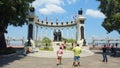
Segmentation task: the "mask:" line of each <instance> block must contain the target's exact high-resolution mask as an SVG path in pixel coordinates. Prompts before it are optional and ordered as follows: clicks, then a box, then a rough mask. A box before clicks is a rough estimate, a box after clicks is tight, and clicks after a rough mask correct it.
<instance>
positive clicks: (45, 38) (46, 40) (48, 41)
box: [42, 37, 51, 45]
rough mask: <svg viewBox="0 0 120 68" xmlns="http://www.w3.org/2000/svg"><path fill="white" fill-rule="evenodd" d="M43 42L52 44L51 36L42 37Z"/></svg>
mask: <svg viewBox="0 0 120 68" xmlns="http://www.w3.org/2000/svg"><path fill="white" fill-rule="evenodd" d="M42 43H44V44H47V45H51V40H50V39H49V38H47V37H44V38H43V39H42Z"/></svg>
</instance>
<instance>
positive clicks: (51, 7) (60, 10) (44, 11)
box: [39, 4, 65, 15]
mask: <svg viewBox="0 0 120 68" xmlns="http://www.w3.org/2000/svg"><path fill="white" fill-rule="evenodd" d="M39 11H40V13H41V14H45V15H46V14H51V13H64V12H65V10H64V9H63V8H61V7H60V6H57V5H54V4H48V5H46V6H45V8H41V9H39Z"/></svg>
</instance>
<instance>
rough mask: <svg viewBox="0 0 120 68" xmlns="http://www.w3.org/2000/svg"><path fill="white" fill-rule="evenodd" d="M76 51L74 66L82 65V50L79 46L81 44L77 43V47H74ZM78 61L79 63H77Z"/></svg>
mask: <svg viewBox="0 0 120 68" xmlns="http://www.w3.org/2000/svg"><path fill="white" fill-rule="evenodd" d="M72 50H73V52H74V62H73V66H80V54H81V52H82V49H81V47H80V46H79V44H77V46H76V47H74V48H73V49H72ZM76 62H77V65H76Z"/></svg>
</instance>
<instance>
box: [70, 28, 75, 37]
mask: <svg viewBox="0 0 120 68" xmlns="http://www.w3.org/2000/svg"><path fill="white" fill-rule="evenodd" d="M71 31H72V34H71V35H72V36H71V37H72V38H73V36H74V30H73V27H72V29H71Z"/></svg>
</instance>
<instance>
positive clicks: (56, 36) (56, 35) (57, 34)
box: [53, 30, 62, 41]
mask: <svg viewBox="0 0 120 68" xmlns="http://www.w3.org/2000/svg"><path fill="white" fill-rule="evenodd" d="M53 34H54V41H61V38H62V37H61V36H62V35H61V31H60V30H58V31H56V30H54V33H53Z"/></svg>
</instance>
